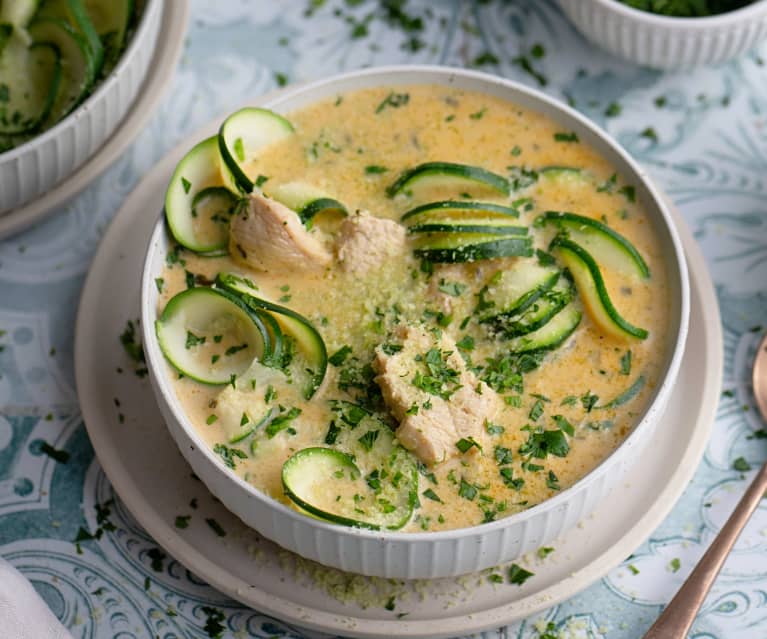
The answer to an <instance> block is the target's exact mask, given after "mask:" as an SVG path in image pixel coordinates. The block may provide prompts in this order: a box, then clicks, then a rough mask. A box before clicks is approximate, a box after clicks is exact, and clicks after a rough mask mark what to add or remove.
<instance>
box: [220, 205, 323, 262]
mask: <svg viewBox="0 0 767 639" xmlns="http://www.w3.org/2000/svg"><path fill="white" fill-rule="evenodd" d="M229 246H230V251H229V252H230V253H231V255H232V256H233V257H234V259H236V260H239V261H241V262H243V263H244V264H246V265H247V266H249V267H251V268H254V269H257V270H259V271H275V270H280V271H283V270H291V271H296V270H316V269H317V268H318V267H319V268H324V267H326V266H328V265H329V264H330V263H331V261H332V259H333V256H332V255H331V253H330V251H329V250H328V249H327V248H325V246H324V245H323V244H322V242H321V241H320V240H318V239H317V238H316V237H314V236H313V235H311V234H310V233H309V232H308V231H307V230H306V228H304V225H303V224H302V223H301V220H300V219H299V217H298V215H296V213H295V211H292V210H291V209H289V208H288V207H287V206H285V205H284V204H280V203H279V202H277V201H276V200H272V199H269V198H268V197H266V196H264V195H262V194H260V193H253V194H252V195H251V196H250V198H249V200H248V204H247V206H245V207H243V210H242V211H240V212H239V213H237V215H235V216H234V217H233V218H232V221H231V224H230V231H229Z"/></svg>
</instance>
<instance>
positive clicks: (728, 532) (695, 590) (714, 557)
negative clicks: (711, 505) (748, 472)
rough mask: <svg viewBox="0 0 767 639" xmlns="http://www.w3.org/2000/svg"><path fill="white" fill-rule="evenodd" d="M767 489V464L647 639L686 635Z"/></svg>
mask: <svg viewBox="0 0 767 639" xmlns="http://www.w3.org/2000/svg"><path fill="white" fill-rule="evenodd" d="M765 490H767V464H765V465H764V466H762V468H761V470H760V471H759V473H757V475H756V477H755V478H754V481H753V482H751V485H750V486H749V487H748V490H747V491H746V494H745V495H743V497H742V498H741V500H740V501H739V502H738V505H737V506H735V510H733V511H732V514H731V515H730V518H729V519H728V520H727V522H726V523H725V525H724V527H723V528H722V530H721V531H719V534H718V535H717V536H716V538H715V539H714V541H713V542H712V544H711V546H709V548H708V550H707V551H706V554H705V555H703V558H702V559H701V560H700V562H698V565H697V566H696V567H695V570H693V571H692V573H691V574H690V576H689V577H688V578H687V581H685V582H684V584H682V587H681V588H680V589H679V592H677V593H676V595H675V596H674V598H673V599H672V600H671V603H669V604H668V606H666V609H665V610H664V611H663V613H662V614H661V616H660V617H658V620H657V621H656V622H655V623H654V624H653V625H652V627H651V628H650V629H649V630H648V631H647V634H646V635H645V636H644V639H685V637H687V632H688V631H689V630H690V626H692V623H693V621H695V617H696V615H697V614H698V610H699V609H700V607H701V605H702V604H703V601H704V599H705V598H706V595H707V594H708V591H709V590H710V589H711V585H712V584H713V583H714V580H715V579H716V576H717V575H718V574H719V571H720V570H721V568H722V564H724V560H725V559H726V558H727V555H728V554H729V553H730V550H731V549H732V546H733V545H734V544H735V541H736V540H737V539H738V536H739V535H740V533H741V531H742V530H743V528H744V527H745V525H746V523H747V522H748V520H749V518H750V517H751V515H752V514H753V512H754V511H755V510H756V508H757V506H758V505H759V502H760V501H761V499H762V497H763V496H764V493H765Z"/></svg>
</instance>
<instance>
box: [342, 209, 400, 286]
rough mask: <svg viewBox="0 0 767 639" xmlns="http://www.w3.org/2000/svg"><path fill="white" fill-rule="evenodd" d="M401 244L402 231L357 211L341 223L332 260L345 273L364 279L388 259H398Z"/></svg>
mask: <svg viewBox="0 0 767 639" xmlns="http://www.w3.org/2000/svg"><path fill="white" fill-rule="evenodd" d="M405 244H406V243H405V229H404V227H402V226H400V225H399V224H397V222H395V221H394V220H387V219H384V218H380V217H374V216H372V215H370V213H367V212H366V211H360V212H359V213H357V214H355V215H353V216H351V217H347V218H346V219H345V220H344V221H343V222H342V223H341V229H340V232H339V234H338V241H337V244H336V256H337V257H338V261H339V262H340V263H341V268H343V269H344V270H345V271H347V272H349V273H353V274H355V275H364V274H365V273H368V272H370V271H371V270H373V269H376V268H378V267H380V266H381V265H382V264H383V263H384V262H386V261H387V260H388V259H389V258H392V257H396V256H398V255H402V254H403V253H404V252H405Z"/></svg>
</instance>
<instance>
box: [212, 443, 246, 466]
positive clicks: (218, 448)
mask: <svg viewBox="0 0 767 639" xmlns="http://www.w3.org/2000/svg"><path fill="white" fill-rule="evenodd" d="M213 452H214V453H216V454H217V455H219V456H220V457H221V459H223V460H224V463H225V464H226V465H227V466H228V467H229V468H231V469H232V470H234V469H235V468H236V467H237V464H236V462H235V458H238V459H247V458H248V456H247V455H246V454H245V453H244V452H243V451H241V450H240V449H239V448H230V447H229V446H224V444H216V445H215V446H214V447H213Z"/></svg>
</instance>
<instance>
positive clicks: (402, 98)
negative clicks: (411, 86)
mask: <svg viewBox="0 0 767 639" xmlns="http://www.w3.org/2000/svg"><path fill="white" fill-rule="evenodd" d="M408 102H410V94H409V93H395V92H394V91H391V92H390V93H389V95H387V96H386V97H385V98H384V99H383V100H382V101H381V103H380V104H379V105H378V106H377V107H376V110H375V112H376V114H378V113H381V111H383V110H384V109H386V108H387V107H392V108H394V109H398V108H399V107H401V106H405V105H407V103H408Z"/></svg>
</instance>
